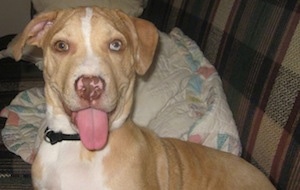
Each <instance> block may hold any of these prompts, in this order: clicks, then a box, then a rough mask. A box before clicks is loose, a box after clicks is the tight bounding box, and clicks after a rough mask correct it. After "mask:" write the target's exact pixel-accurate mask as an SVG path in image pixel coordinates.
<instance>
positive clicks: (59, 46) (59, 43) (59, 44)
mask: <svg viewBox="0 0 300 190" xmlns="http://www.w3.org/2000/svg"><path fill="white" fill-rule="evenodd" d="M54 48H55V49H56V50H57V51H60V52H66V51H68V50H69V44H67V43H66V42H64V41H61V40H60V41H57V42H56V43H55V45H54Z"/></svg>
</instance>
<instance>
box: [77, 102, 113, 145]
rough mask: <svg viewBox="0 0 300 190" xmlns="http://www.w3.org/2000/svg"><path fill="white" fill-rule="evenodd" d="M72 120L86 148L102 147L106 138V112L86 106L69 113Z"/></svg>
mask: <svg viewBox="0 0 300 190" xmlns="http://www.w3.org/2000/svg"><path fill="white" fill-rule="evenodd" d="M71 118H72V122H73V123H74V124H75V125H76V126H77V128H78V131H79V136H80V139H81V142H82V144H83V145H84V146H85V147H86V148H87V149H88V150H100V149H102V148H103V147H104V146H105V145H106V143H107V140H108V133H109V127H108V113H106V112H104V111H101V110H98V109H94V108H86V109H83V110H79V111H76V112H72V114H71Z"/></svg>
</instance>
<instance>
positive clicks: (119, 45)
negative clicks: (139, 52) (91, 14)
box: [109, 40, 122, 51]
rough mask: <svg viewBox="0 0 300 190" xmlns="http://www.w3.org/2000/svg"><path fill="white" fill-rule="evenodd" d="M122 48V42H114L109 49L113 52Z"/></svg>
mask: <svg viewBox="0 0 300 190" xmlns="http://www.w3.org/2000/svg"><path fill="white" fill-rule="evenodd" d="M121 48H122V42H121V41H120V40H114V41H112V42H111V43H110V44H109V49H110V50H112V51H120V50H121Z"/></svg>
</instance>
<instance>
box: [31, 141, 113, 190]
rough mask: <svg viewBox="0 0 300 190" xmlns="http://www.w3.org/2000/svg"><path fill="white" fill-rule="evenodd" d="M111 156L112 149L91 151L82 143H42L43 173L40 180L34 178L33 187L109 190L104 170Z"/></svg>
mask: <svg viewBox="0 0 300 190" xmlns="http://www.w3.org/2000/svg"><path fill="white" fill-rule="evenodd" d="M108 153H109V147H105V149H104V150H102V151H97V152H95V153H91V152H88V151H87V150H85V149H84V148H83V147H82V145H81V142H80V141H78V142H74V141H72V142H66V141H63V142H61V143H57V144H55V145H51V144H49V143H47V142H43V143H42V145H41V147H40V151H39V153H38V157H39V160H38V162H39V163H38V164H40V166H41V172H42V174H41V175H40V178H39V176H33V178H34V184H35V186H37V187H39V189H55V190H58V189H62V190H68V189H70V190H76V189H80V190H82V189H89V190H93V189H101V190H106V189H109V188H107V187H106V185H105V181H106V177H105V172H104V167H103V159H104V158H105V157H106V156H107V155H108ZM34 164H35V163H34ZM33 173H34V172H33ZM36 175H38V174H36Z"/></svg>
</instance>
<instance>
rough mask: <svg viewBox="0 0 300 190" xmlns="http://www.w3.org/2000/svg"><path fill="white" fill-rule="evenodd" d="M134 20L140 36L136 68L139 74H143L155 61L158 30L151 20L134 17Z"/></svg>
mask: <svg viewBox="0 0 300 190" xmlns="http://www.w3.org/2000/svg"><path fill="white" fill-rule="evenodd" d="M132 22H133V24H134V26H135V29H136V33H137V37H138V47H137V53H136V55H135V59H136V63H135V70H136V72H137V74H139V75H143V74H145V72H146V71H147V70H148V68H149V67H150V65H151V63H152V61H153V57H154V54H155V50H156V46H157V42H158V31H157V28H156V27H155V26H154V25H153V24H152V23H151V22H148V21H146V20H143V19H139V18H132Z"/></svg>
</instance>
